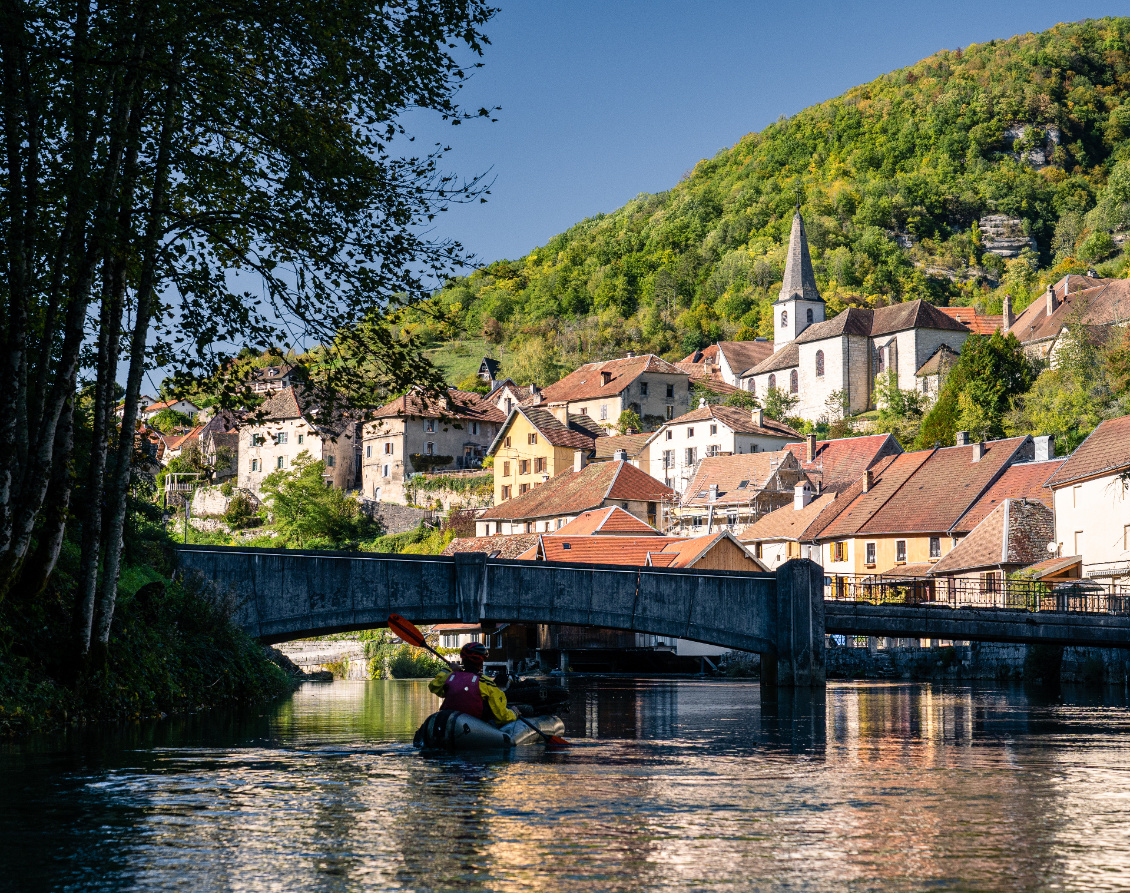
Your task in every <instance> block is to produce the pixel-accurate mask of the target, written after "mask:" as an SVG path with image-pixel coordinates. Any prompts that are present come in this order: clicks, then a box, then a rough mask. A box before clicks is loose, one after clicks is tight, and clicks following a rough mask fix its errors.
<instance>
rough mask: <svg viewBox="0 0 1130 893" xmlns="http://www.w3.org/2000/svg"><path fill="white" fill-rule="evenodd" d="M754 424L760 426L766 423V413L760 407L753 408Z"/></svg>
mask: <svg viewBox="0 0 1130 893" xmlns="http://www.w3.org/2000/svg"><path fill="white" fill-rule="evenodd" d="M753 424H754V427H756V428H760V427H762V426H763V425H764V424H765V413H763V412H762V411H761V410H760V409H755V410H753Z"/></svg>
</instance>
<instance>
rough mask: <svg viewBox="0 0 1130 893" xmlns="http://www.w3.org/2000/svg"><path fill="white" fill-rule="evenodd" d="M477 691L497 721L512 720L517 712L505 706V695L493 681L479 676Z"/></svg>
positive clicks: (515, 717)
mask: <svg viewBox="0 0 1130 893" xmlns="http://www.w3.org/2000/svg"><path fill="white" fill-rule="evenodd" d="M479 692H480V693H481V694H482V696H483V697H484V698H485V699H486V702H487V707H488V708H489V709H490V712H491V713H493V714H494V718H495V719H496V720H498V721H499V722H514V720H516V719H517V718H518V714H517V713H515V712H514V711H513V710H511V709H510V708H509V707H507V706H506V695H505V694H503V692H502V689H500V688H499V687H498V686H497V685H495V684H494V683H493V682H487V681H486V680H485V679H483V678H482V677H480V678H479Z"/></svg>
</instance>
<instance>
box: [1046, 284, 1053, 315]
mask: <svg viewBox="0 0 1130 893" xmlns="http://www.w3.org/2000/svg"><path fill="white" fill-rule="evenodd" d="M1045 297H1046V298H1047V302H1048V307H1047V310H1046V311H1045V312H1046V314H1047V315H1048V316H1051V315H1052V314H1053V313H1055V286H1054V285H1049V286H1048V291H1047V294H1046V295H1045Z"/></svg>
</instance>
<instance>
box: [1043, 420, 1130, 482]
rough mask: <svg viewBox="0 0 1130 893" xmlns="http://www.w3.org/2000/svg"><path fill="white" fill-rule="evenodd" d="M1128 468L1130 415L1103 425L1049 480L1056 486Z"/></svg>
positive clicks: (1129, 466) (1129, 462)
mask: <svg viewBox="0 0 1130 893" xmlns="http://www.w3.org/2000/svg"><path fill="white" fill-rule="evenodd" d="M1125 468H1130V416H1122V417H1121V418H1117V419H1107V420H1106V421H1105V422H1103V423H1102V424H1100V425H1099V426H1098V427H1097V428H1096V429H1095V430H1094V431H1092V432H1091V433H1090V434H1089V435H1088V436H1087V439H1086V440H1084V441H1083V442H1082V443H1081V444H1079V446H1078V447H1077V448H1076V450H1075V452H1074V453H1072V454H1071V455H1070V456H1068V457H1067V459H1066V460H1065V461H1064V463H1063V464H1062V465H1061V466H1059V470H1058V471H1056V473H1055V474H1053V475H1052V476H1051V477H1050V478H1049V479H1048V482H1047V483H1048V486H1049V487H1052V488H1053V489H1054V488H1055V487H1062V486H1064V485H1065V484H1070V483H1073V482H1075V481H1082V480H1086V479H1087V478H1093V477H1100V476H1103V475H1107V474H1112V473H1114V472H1116V471H1121V470H1122V469H1125Z"/></svg>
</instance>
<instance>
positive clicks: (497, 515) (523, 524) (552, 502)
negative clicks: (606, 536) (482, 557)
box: [475, 458, 675, 536]
mask: <svg viewBox="0 0 1130 893" xmlns="http://www.w3.org/2000/svg"><path fill="white" fill-rule="evenodd" d="M495 462H496V464H497V462H498V459H497V458H496V459H495ZM674 495H675V493H674V491H673V490H671V489H670V488H669V487H665V486H664V485H663V484H662V483H660V482H659V481H657V480H655V478H653V477H651V476H650V475H648V474H646V473H645V472H642V471H640V470H639V469H638V468H636V467H634V466H633V465H630V464H628V463H627V462H623V461H613V462H599V463H596V464H593V465H585V466H584V467H582V468H580V469H577V470H573V469H569V470H566V471H562V472H560V473H558V474H555V475H553V476H550V477H548V478H547V479H546V480H545V481H544V482H543V483H540V484H536V485H533V486H531V488H530V489H529V490H527V491H526V492H525V493H522V494H520V495H516V496H514V497H513V498H511V499H507V500H505V501H502V502H496V503H495V505H494V506H492V507H491V508H489V509H487V510H486V511H485V512H483V514H482V515H480V516H479V517H478V518H477V519H476V521H475V533H476V535H477V536H491V535H494V534H499V533H501V534H512V533H549V532H552V531H555V530H559V529H560V528H562V527H564V526H565V524H567V523H568V522H569V521H572V520H573V519H574V518H576V517H577V516H578V515H580V514H582V513H584V512H587V511H589V510H591V509H598V508H604V507H609V506H613V505H617V506H619V507H620V508H622V509H624V510H625V511H626V512H628V513H629V514H631V515H634V516H635V517H637V518H639V519H640V520H642V521H646V522H647V523H648V524H649V525H650V526H652V527H654V526H655V522H656V520H657V517H658V514H659V506H660V504H661V503H663V502H664V500H670V499H671V498H672V497H674Z"/></svg>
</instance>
